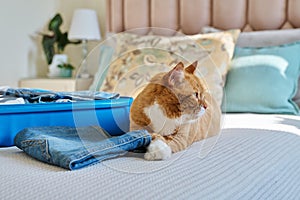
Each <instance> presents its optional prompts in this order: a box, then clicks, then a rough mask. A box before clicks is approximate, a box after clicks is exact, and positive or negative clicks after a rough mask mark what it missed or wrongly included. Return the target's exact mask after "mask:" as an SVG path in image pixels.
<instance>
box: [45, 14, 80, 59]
mask: <svg viewBox="0 0 300 200" xmlns="http://www.w3.org/2000/svg"><path fill="white" fill-rule="evenodd" d="M62 23H63V19H62V17H61V15H60V14H59V13H57V14H56V15H55V16H54V17H53V18H52V19H51V20H50V22H49V25H48V30H49V31H50V33H49V34H44V33H42V36H43V38H42V45H43V50H44V53H45V56H46V58H47V63H48V65H50V64H51V63H52V60H53V57H54V55H55V54H61V53H63V51H64V49H65V47H66V46H67V45H68V44H80V43H81V41H70V40H69V39H68V32H64V33H63V32H62V31H61V30H60V26H61V25H62Z"/></svg>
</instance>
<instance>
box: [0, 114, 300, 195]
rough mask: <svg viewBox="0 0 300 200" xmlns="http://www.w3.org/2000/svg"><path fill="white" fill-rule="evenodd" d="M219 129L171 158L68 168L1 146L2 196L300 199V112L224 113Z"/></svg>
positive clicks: (131, 158) (133, 156)
mask: <svg viewBox="0 0 300 200" xmlns="http://www.w3.org/2000/svg"><path fill="white" fill-rule="evenodd" d="M223 119H224V120H223V129H222V132H221V134H220V135H219V136H218V137H213V138H210V139H208V140H205V141H201V142H197V143H195V144H193V145H192V147H190V148H189V149H188V150H186V151H183V152H179V153H177V154H174V155H173V156H172V158H171V159H170V160H167V161H153V162H152V161H145V160H143V159H142V155H136V154H129V155H127V156H125V157H121V158H116V159H112V160H107V161H104V162H102V163H100V164H96V165H93V166H91V167H87V168H84V169H81V170H76V171H68V170H65V169H62V168H59V167H56V166H51V165H48V164H44V163H42V162H39V161H37V160H35V159H33V158H31V157H29V156H27V155H26V154H25V153H23V152H22V151H20V150H19V149H17V148H16V147H10V148H0V163H1V164H0V174H1V178H0V188H1V189H0V199H17V198H22V199H174V198H178V199H300V137H299V134H300V116H289V115H259V114H227V115H225V116H224V118H223Z"/></svg>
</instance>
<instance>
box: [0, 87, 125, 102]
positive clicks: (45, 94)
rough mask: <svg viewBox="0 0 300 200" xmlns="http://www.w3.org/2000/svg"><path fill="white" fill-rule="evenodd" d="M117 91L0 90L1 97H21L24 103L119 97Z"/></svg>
mask: <svg viewBox="0 0 300 200" xmlns="http://www.w3.org/2000/svg"><path fill="white" fill-rule="evenodd" d="M119 96H120V95H119V94H118V93H108V92H98V91H95V92H93V91H88V90H87V91H76V92H53V91H50V90H42V89H26V88H19V89H14V88H5V89H2V90H0V97H1V98H3V99H4V98H11V97H16V98H23V99H24V101H25V103H45V102H56V101H57V100H62V99H64V100H70V101H86V100H101V99H116V98H119Z"/></svg>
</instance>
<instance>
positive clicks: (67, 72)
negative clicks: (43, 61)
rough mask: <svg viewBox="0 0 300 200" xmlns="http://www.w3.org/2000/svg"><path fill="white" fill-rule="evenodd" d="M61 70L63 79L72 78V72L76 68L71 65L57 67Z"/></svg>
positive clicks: (63, 64) (65, 64)
mask: <svg viewBox="0 0 300 200" xmlns="http://www.w3.org/2000/svg"><path fill="white" fill-rule="evenodd" d="M57 67H58V68H60V76H61V77H72V71H73V69H75V68H74V66H73V65H71V64H70V63H62V64H59V65H57Z"/></svg>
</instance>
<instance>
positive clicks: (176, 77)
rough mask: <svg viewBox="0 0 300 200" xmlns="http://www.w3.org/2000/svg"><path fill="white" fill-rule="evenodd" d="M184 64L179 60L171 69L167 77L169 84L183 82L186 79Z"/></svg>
mask: <svg viewBox="0 0 300 200" xmlns="http://www.w3.org/2000/svg"><path fill="white" fill-rule="evenodd" d="M183 70H184V65H183V63H182V62H179V63H178V64H177V65H176V66H175V67H174V68H173V69H172V70H171V71H169V72H168V73H167V74H166V76H165V78H166V81H167V84H168V86H174V85H175V83H181V82H182V80H183V79H184V72H183Z"/></svg>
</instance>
